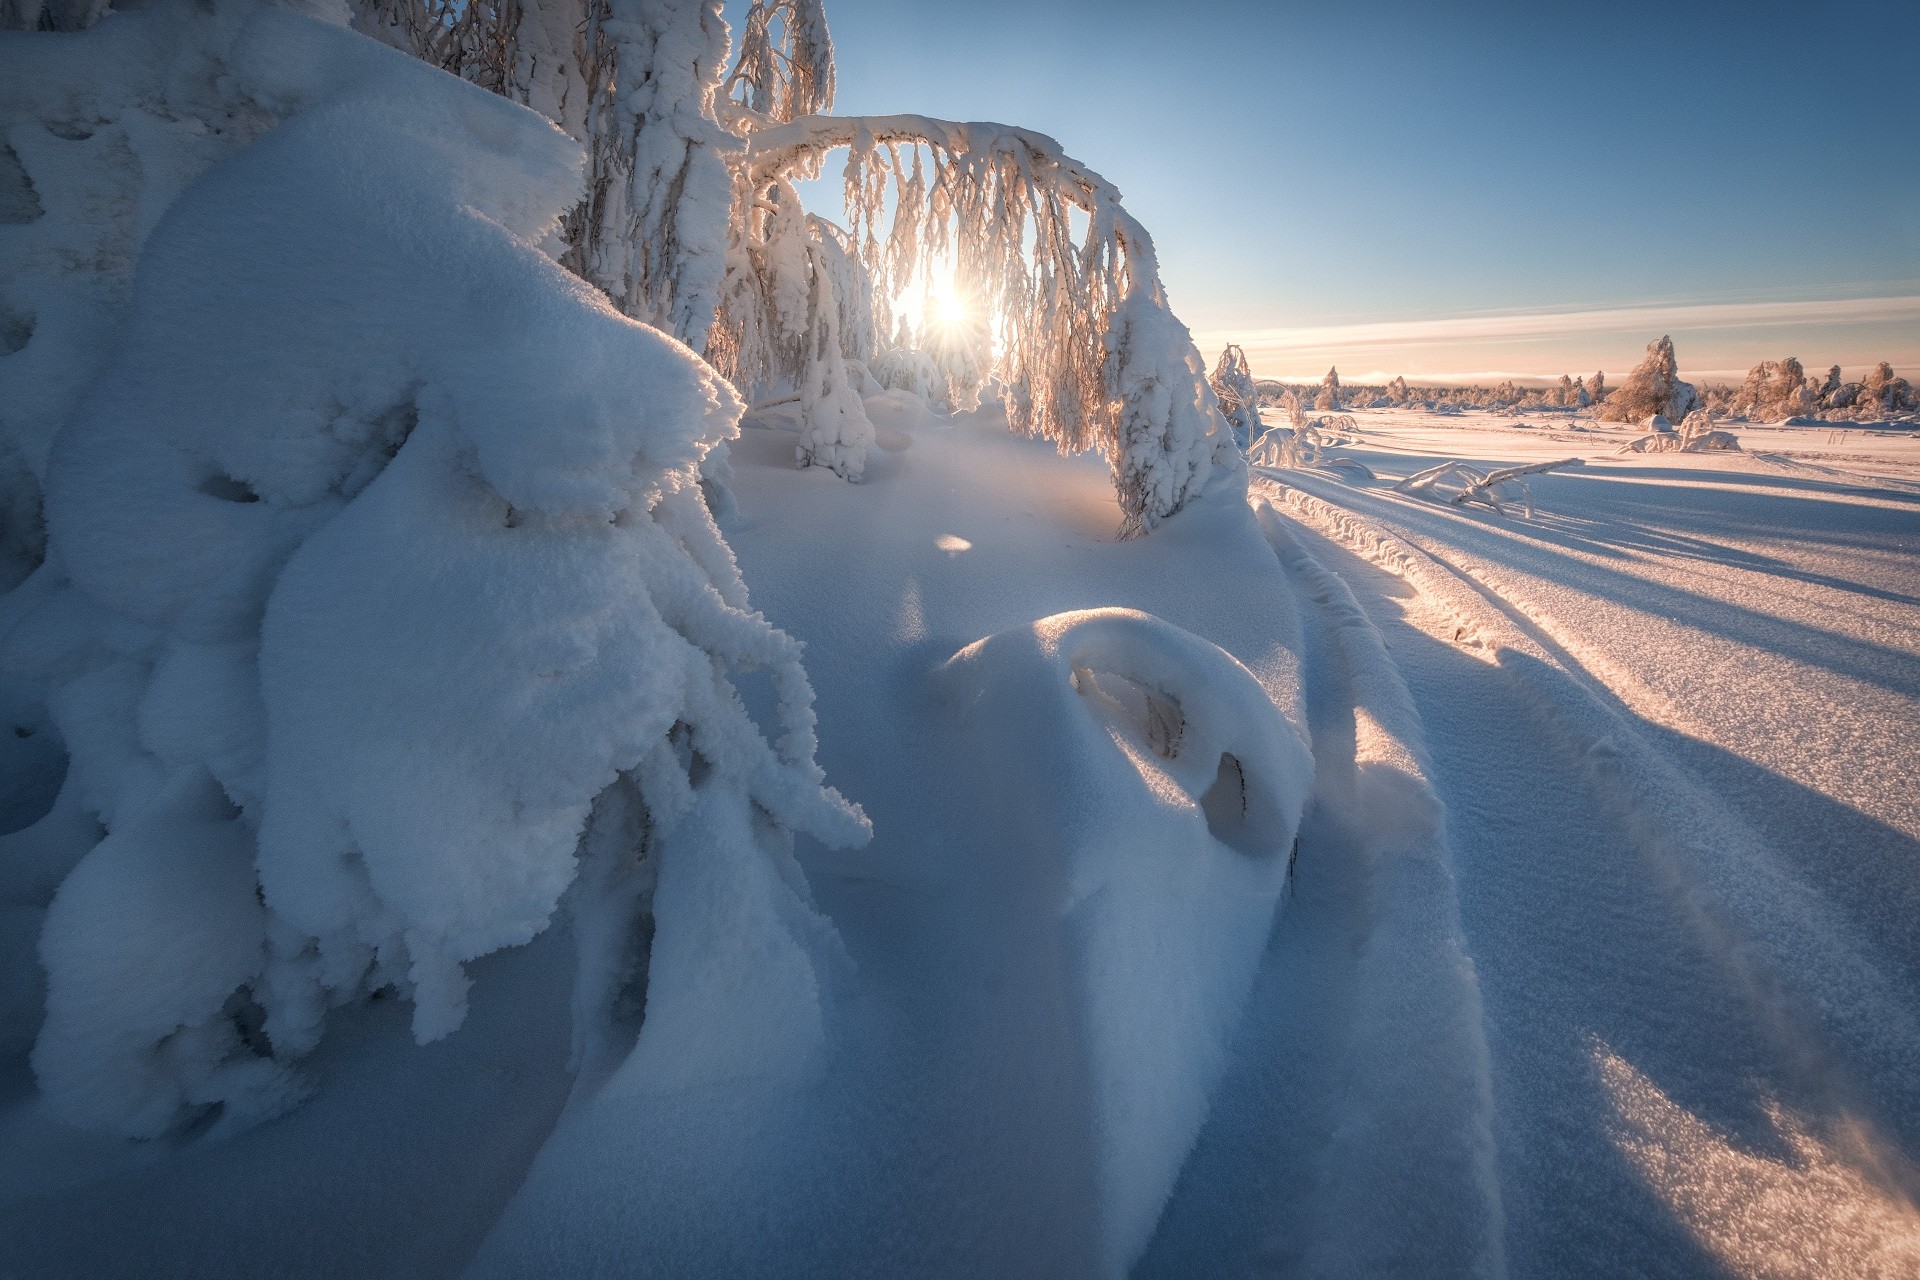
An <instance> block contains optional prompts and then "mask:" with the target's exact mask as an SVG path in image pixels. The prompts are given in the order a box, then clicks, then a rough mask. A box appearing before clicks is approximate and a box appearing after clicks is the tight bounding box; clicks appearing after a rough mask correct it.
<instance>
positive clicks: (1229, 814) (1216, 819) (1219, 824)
mask: <svg viewBox="0 0 1920 1280" xmlns="http://www.w3.org/2000/svg"><path fill="white" fill-rule="evenodd" d="M1200 812H1202V813H1204V814H1206V815H1207V830H1208V831H1211V832H1212V833H1213V838H1214V839H1215V840H1218V841H1219V842H1220V843H1221V844H1227V845H1236V846H1237V845H1238V844H1239V843H1240V841H1241V840H1242V839H1244V838H1245V836H1246V831H1247V775H1246V771H1245V770H1243V769H1242V768H1241V767H1240V759H1239V757H1238V756H1236V755H1234V754H1233V753H1232V752H1231V751H1223V752H1221V753H1220V771H1219V772H1218V773H1216V774H1215V775H1214V777H1213V785H1212V786H1210V787H1208V788H1207V793H1206V794H1205V795H1203V796H1201V797H1200Z"/></svg>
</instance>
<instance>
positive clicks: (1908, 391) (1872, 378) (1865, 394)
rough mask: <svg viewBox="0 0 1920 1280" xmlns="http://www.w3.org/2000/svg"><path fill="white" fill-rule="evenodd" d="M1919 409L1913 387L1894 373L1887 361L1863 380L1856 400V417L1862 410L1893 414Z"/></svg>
mask: <svg viewBox="0 0 1920 1280" xmlns="http://www.w3.org/2000/svg"><path fill="white" fill-rule="evenodd" d="M1917 407H1920V401H1916V399H1915V397H1914V390H1913V387H1912V385H1911V384H1910V383H1909V382H1908V381H1907V380H1906V379H1905V378H1902V377H1900V376H1899V375H1897V374H1896V373H1894V371H1893V366H1892V365H1891V364H1889V363H1888V362H1886V361H1885V360H1882V361H1881V362H1880V363H1879V364H1878V365H1877V366H1875V368H1874V370H1873V372H1871V373H1869V374H1868V375H1867V376H1866V377H1865V378H1863V379H1861V381H1860V390H1859V392H1858V394H1857V395H1856V396H1855V398H1854V408H1855V414H1856V416H1858V415H1859V411H1860V410H1861V409H1868V410H1871V411H1873V412H1876V413H1881V414H1893V413H1898V412H1900V411H1901V410H1903V409H1913V408H1917Z"/></svg>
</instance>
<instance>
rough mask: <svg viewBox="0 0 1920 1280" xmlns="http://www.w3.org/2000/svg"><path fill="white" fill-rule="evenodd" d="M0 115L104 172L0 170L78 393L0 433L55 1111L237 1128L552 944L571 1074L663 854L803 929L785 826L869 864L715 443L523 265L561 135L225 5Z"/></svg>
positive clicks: (43, 353)
mask: <svg viewBox="0 0 1920 1280" xmlns="http://www.w3.org/2000/svg"><path fill="white" fill-rule="evenodd" d="M0 108H3V109H4V110H5V112H6V114H7V118H8V119H9V120H10V121H14V122H16V123H15V125H14V127H13V128H12V129H11V130H10V131H9V136H10V138H12V139H16V140H17V139H21V138H26V137H32V138H34V139H35V140H36V141H37V140H38V139H39V138H41V137H43V136H44V137H46V138H58V137H59V136H60V133H62V132H65V133H71V132H73V131H74V130H73V129H72V128H71V125H72V122H74V121H80V120H83V121H85V122H86V123H87V125H88V128H89V129H90V131H91V134H90V137H89V138H87V139H84V140H83V141H86V142H91V141H92V139H94V138H98V139H100V142H99V144H98V145H97V147H92V148H88V154H89V162H88V163H86V164H75V163H74V160H75V156H74V154H73V153H70V152H63V151H61V150H59V149H58V148H52V147H44V148H43V147H39V146H36V145H28V146H27V147H26V148H25V149H24V150H23V151H22V152H21V154H20V159H21V164H22V172H23V174H24V176H25V179H26V181H27V183H28V184H29V187H30V189H31V190H32V192H33V193H34V196H35V200H36V201H37V203H38V204H39V207H40V214H39V216H37V217H36V218H35V219H34V220H33V221H32V222H31V223H27V224H18V225H0V267H4V270H0V282H4V287H5V288H6V289H8V290H13V289H25V290H30V291H31V292H32V296H33V299H34V300H35V302H36V304H37V305H38V306H39V307H40V308H41V309H42V311H43V312H44V313H45V314H46V316H47V317H48V318H49V319H50V320H55V321H57V323H48V324H42V325H37V326H36V327H35V328H34V331H33V332H32V333H31V334H30V335H28V337H27V338H26V340H25V342H24V344H23V346H22V349H21V350H20V351H18V352H16V353H15V354H14V355H13V356H10V357H8V361H9V362H11V361H13V360H15V359H18V358H19V357H21V356H29V355H30V356H31V357H32V360H33V361H37V362H39V364H38V367H39V368H41V369H43V370H68V371H70V372H71V376H70V377H66V378H64V379H49V380H48V381H47V383H46V386H45V387H43V391H42V397H41V398H42V400H43V401H47V400H48V399H49V397H51V396H55V395H57V396H58V397H60V398H61V404H62V406H64V408H61V407H59V406H55V408H53V409H48V408H47V407H46V405H45V404H42V405H38V406H34V411H33V412H32V413H24V414H20V415H19V416H13V417H9V418H8V419H7V421H6V427H7V433H8V438H9V443H10V444H11V445H12V446H13V448H14V450H15V453H16V454H17V455H19V456H23V457H25V458H27V459H28V461H29V463H30V469H31V472H32V474H33V475H34V476H35V478H36V479H37V480H38V481H39V482H40V484H41V485H42V487H43V489H44V493H45V510H46V530H47V537H48V542H49V549H48V555H47V558H46V560H45V562H44V563H42V564H40V565H39V566H38V567H37V568H36V569H35V570H34V572H33V573H32V575H31V576H30V577H28V578H27V580H26V581H25V582H24V583H22V584H21V585H19V586H18V587H16V588H15V589H14V590H13V591H12V592H11V593H9V594H8V595H7V596H6V597H5V599H4V600H3V601H0V619H3V620H4V625H0V665H4V666H5V668H6V669H7V670H8V671H9V672H10V673H11V674H13V675H14V676H16V677H25V678H27V679H30V680H32V681H34V682H35V683H36V684H37V685H38V686H39V687H40V688H41V689H42V690H43V691H44V692H45V694H46V703H47V706H48V708H49V710H50V713H51V716H52V719H53V722H54V724H55V725H56V726H57V729H58V732H59V735H60V737H61V738H62V739H63V741H64V744H65V747H66V749H67V752H68V755H69V757H70V766H69V768H68V771H67V777H66V782H65V784H64V785H63V786H62V788H61V790H60V793H59V796H58V799H57V800H56V801H55V802H54V805H53V809H52V810H51V811H50V812H49V813H47V814H46V815H45V816H44V817H43V818H41V820H40V821H39V822H38V823H36V824H35V825H34V826H32V827H30V828H28V829H27V830H26V831H23V832H19V833H16V834H15V835H13V836H7V837H0V841H4V842H5V847H4V849H3V850H0V855H3V856H0V886H3V887H4V892H5V897H6V900H7V901H8V902H9V903H11V904H21V905H24V906H27V907H30V908H31V909H32V910H34V911H36V912H38V911H41V910H42V909H43V910H44V920H45V925H44V929H43V931H42V933H41V942H40V954H41V957H42V960H43V961H44V964H45V967H46V973H47V999H46V1021H45V1024H44V1026H43V1027H42V1029H41V1031H40V1034H39V1038H38V1041H37V1044H36V1046H35V1049H34V1054H33V1063H34V1068H35V1071H36V1073H37V1075H38V1078H39V1081H40V1084H41V1088H42V1091H43V1094H44V1096H45V1097H46V1099H47V1101H48V1103H49V1105H50V1107H51V1108H52V1109H53V1110H54V1112H55V1113H56V1114H58V1115H61V1116H63V1117H65V1118H67V1119H68V1120H70V1121H72V1122H73V1123H76V1124H80V1125H85V1126H89V1127H98V1128H106V1129H113V1130H117V1131H120V1132H124V1133H129V1134H134V1135H153V1134H158V1133H163V1132H166V1131H168V1130H169V1129H170V1128H172V1127H173V1126H175V1125H177V1124H179V1123H181V1122H183V1121H185V1120H188V1119H191V1118H193V1117H195V1116H200V1115H206V1114H208V1113H209V1112H210V1111H212V1110H213V1109H215V1108H217V1109H218V1124H219V1126H220V1127H222V1128H227V1129H231V1128H235V1127H241V1126H244V1125H246V1124H248V1123H252V1122H255V1121H257V1120H259V1119H261V1118H263V1117H265V1116H267V1115H271V1114H272V1113H274V1112H275V1111H277V1110H279V1109H282V1108H284V1107H285V1106H287V1105H290V1104H291V1103H292V1102H293V1101H295V1100H296V1099H297V1098H298V1097H299V1096H300V1093H301V1090H302V1087H303V1086H302V1085H301V1083H300V1080H299V1078H298V1076H297V1074H296V1072H295V1069H294V1064H295V1063H296V1062H297V1060H298V1059H299V1058H300V1057H302V1056H303V1055H304V1054H306V1053H307V1052H308V1051H310V1050H311V1049H312V1048H313V1047H314V1045H315V1043H316V1042H317V1041H318V1040H319V1038H320V1037H321V1035H322V1033H323V1030H324V1027H325V1022H326V1017H327V1010H328V1009H329V1008H330V1007H331V1006H333V1005H336V1004H340V1003H343V1002H346V1001H349V1000H352V999H354V998H356V997H360V996H364V995H366V994H367V993H369V992H370V991H373V990H377V989H381V988H392V989H395V990H397V991H399V992H400V993H402V994H403V995H405V996H406V997H408V998H409V999H410V1000H411V1001H412V1004H413V1024H414V1032H415V1035H416V1037H417V1038H418V1039H420V1040H421V1041H423V1042H424V1041H427V1040H433V1039H437V1038H439V1037H441V1036H444V1035H446V1034H447V1033H449V1032H450V1031H451V1030H453V1029H454V1028H455V1027H457V1026H458V1025H459V1024H460V1022H461V1020H462V1017H463V1016H464V1012H465V1008H466V997H467V984H468V979H467V976H466V973H465V966H466V964H467V963H468V962H470V961H472V960H474V959H476V958H478V957H480V956H482V955H485V954H487V953H489V952H492V951H495V950H498V949H500V948H503V947H508V946H513V945H517V944H520V943H524V942H526V941H528V940H529V939H530V938H532V937H533V936H534V935H535V934H537V933H539V932H541V931H542V930H543V929H544V928H546V927H547V925H548V924H549V922H550V921H551V920H552V919H553V917H554V916H555V914H556V913H557V912H559V911H561V910H563V909H564V910H567V911H569V912H570V913H571V914H572V916H573V919H574V929H573V934H574V938H575V941H576V945H577V946H578V947H579V948H580V971H579V972H580V976H579V979H578V985H577V987H576V993H575V1013H576V1019H575V1034H576V1038H577V1042H578V1045H579V1051H580V1052H581V1053H589V1052H591V1047H592V1045H593V1044H594V1043H595V1041H596V1037H597V1036H598V1034H599V1028H600V1026H601V1024H602V1023H603V1022H604V1021H605V1019H606V1018H607V1017H608V1016H610V1014H609V1009H610V1006H611V1005H612V1004H613V1003H614V1002H615V1001H616V1000H617V999H619V998H620V996H621V987H622V985H623V981H624V978H623V975H624V974H626V973H627V972H628V970H629V967H630V965H631V961H632V955H633V950H634V948H635V946H636V945H638V944H639V939H640V938H641V937H642V935H643V930H642V929H641V927H640V922H641V919H642V917H643V915H644V913H645V912H646V910H647V901H648V897H649V895H650V893H651V886H652V884H653V882H654V876H655V875H656V874H661V875H663V876H664V875H665V874H666V873H667V871H668V869H671V868H673V867H684V866H685V865H687V862H688V860H689V859H693V860H699V861H701V862H702V863H703V864H706V863H710V864H712V865H722V864H724V865H726V866H728V867H732V868H734V869H735V872H736V873H737V874H739V875H748V876H758V877H760V879H759V881H757V882H756V888H757V891H760V892H763V893H766V894H771V895H773V896H772V897H768V898H765V899H764V900H765V901H768V902H778V903H779V904H780V905H779V906H778V907H777V908H776V910H777V912H779V913H783V914H785V915H787V916H788V918H791V919H793V920H804V919H811V918H812V917H811V915H810V912H809V910H808V906H807V904H806V903H805V902H804V900H803V898H802V895H801V891H799V890H797V889H796V888H795V887H794V886H795V885H796V884H798V883H802V882H800V881H798V880H797V872H795V871H794V869H793V868H792V867H791V865H790V859H791V853H790V841H791V838H792V833H794V832H810V833H812V834H814V835H815V836H817V837H818V838H820V839H822V840H824V841H826V842H828V843H829V844H838V845H846V844H850V843H858V842H859V841H861V840H863V839H864V838H865V835H866V824H865V819H864V818H863V816H862V815H861V814H860V813H859V811H858V810H857V809H856V808H854V807H853V806H852V805H850V804H849V803H847V802H846V801H845V800H844V799H842V798H841V797H840V796H839V795H838V794H837V793H835V792H834V791H832V789H831V788H829V787H827V786H826V785H825V782H824V778H823V775H822V773H821V771H820V769H819V766H818V765H817V764H816V763H815V761H814V752H815V743H814V731H813V723H814V721H813V713H812V710H811V701H812V694H811V690H810V688H809V685H808V682H807V677H806V674H805V672H804V670H803V669H802V667H801V665H800V661H799V645H798V644H797V643H796V642H795V641H793V640H792V639H791V638H790V637H788V636H786V635H784V634H782V633H781V632H779V631H778V630H776V629H775V628H773V627H772V626H771V625H770V624H769V623H768V622H767V621H766V620H765V619H764V618H763V617H761V616H760V615H759V614H758V613H755V612H753V611H752V609H751V607H750V605H749V603H748V599H747V594H746V588H745V585H744V583H743V582H742V580H741V578H740V575H739V572H738V569H737V568H736V566H735V564H734V561H733V558H732V555H731V553H730V551H729V550H728V548H727V546H726V544H725V542H724V540H723V539H722V538H721V535H720V533H719V531H718V529H717V528H716V527H715V525H714V523H713V521H712V518H711V516H710V515H709V514H708V510H707V507H706V504H705V503H704V502H703V501H702V498H701V494H700V487H699V480H700V468H701V465H702V463H703V461H704V460H705V459H706V458H708V457H709V456H710V455H711V454H712V453H713V451H714V450H716V449H717V448H719V447H721V446H722V445H723V443H724V442H725V441H726V439H727V438H728V437H729V436H731V435H732V434H734V431H735V422H736V421H737V419H738V417H739V414H740V411H741V404H740V401H739V398H738V396H737V395H736V393H735V392H734V391H733V390H732V388H731V387H730V386H729V385H728V384H727V383H726V382H725V381H724V380H722V379H721V378H719V377H718V376H717V375H716V374H715V373H714V371H713V370H712V369H711V368H710V367H709V366H708V365H707V364H705V363H703V362H702V361H701V360H699V359H698V358H697V357H696V356H694V355H693V354H691V353H690V352H688V351H687V349H686V348H685V347H683V346H681V345H680V344H678V343H676V342H674V341H673V340H672V339H670V338H668V337H665V336H662V335H661V334H660V333H659V332H658V331H656V330H655V329H652V328H649V327H647V326H645V325H641V324H638V323H635V322H634V321H632V320H630V319H628V318H626V317H624V316H623V315H621V314H620V313H619V312H618V311H616V310H614V309H613V308H612V307H611V306H610V305H609V304H608V303H607V301H606V299H605V297H604V296H603V295H602V294H601V293H599V292H598V291H595V290H593V289H590V288H588V287H586V286H584V285H583V284H582V283H581V282H580V281H579V280H578V279H577V277H575V276H573V275H570V274H568V273H567V272H566V271H564V270H563V269H562V268H561V267H560V266H559V265H558V264H557V263H556V262H555V261H554V260H553V258H552V257H551V256H550V254H549V253H548V252H547V251H546V250H548V249H549V248H551V246H553V244H554V243H555V232H556V229H557V228H558V227H559V226H560V225H561V222H562V219H563V218H564V217H565V216H566V215H567V213H568V211H569V210H571V209H574V208H577V207H578V202H579V198H580V195H581V193H582V190H583V187H584V177H585V174H586V172H587V170H588V165H587V159H586V156H585V155H584V152H583V148H582V147H581V146H580V145H579V144H578V143H577V142H576V141H574V140H572V139H570V138H569V137H567V136H566V135H565V134H563V133H561V132H559V131H557V130H556V129H554V128H552V127H550V126H549V125H547V124H546V123H545V122H543V121H542V120H540V118H539V117H538V116H536V115H535V114H533V113H531V112H528V111H524V110H522V109H520V108H519V107H516V106H513V105H511V104H509V103H508V102H505V101H503V100H501V98H499V97H495V96H492V95H490V94H488V93H486V92H483V91H481V90H480V89H478V88H475V87H473V86H471V85H464V84H461V83H459V81H457V80H455V79H452V78H450V77H447V76H444V75H441V74H439V73H438V72H437V71H434V70H432V69H430V68H428V67H426V66H423V65H421V64H420V63H419V62H417V61H415V60H414V59H412V58H408V57H403V56H401V55H399V54H397V53H394V52H392V51H390V50H386V49H383V48H381V47H380V46H379V45H378V44H376V43H374V42H371V41H368V40H366V39H364V38H362V37H360V36H357V35H354V34H352V33H350V32H347V31H343V30H341V29H340V28H337V27H333V26H329V25H327V24H326V23H324V22H320V21H316V20H314V19H313V18H310V17H307V16H304V15H301V14H297V13H294V12H291V11H288V10H285V9H280V8H277V7H274V6H271V5H267V4H263V3H260V2H259V0H211V3H210V4H208V5H203V4H201V3H200V0H156V3H154V4H152V5H150V6H148V7H146V8H143V9H141V10H138V11H134V12H130V13H126V14H120V15H116V16H114V17H113V18H111V19H109V20H107V21H106V22H104V23H102V24H100V25H99V26H97V27H95V28H94V29H93V30H92V31H91V32H89V33H88V34H87V35H86V36H84V37H80V38H76V39H73V40H71V41H66V40H62V41H60V42H55V43H51V44H45V45H41V44H37V43H35V44H31V45H22V44H12V45H0ZM130 137H137V138H138V139H139V146H138V147H137V148H135V147H129V146H128V145H127V140H128V139H129V138H130ZM223 158H224V159H223ZM216 160H223V162H222V163H219V164H217V165H216V164H215V163H214V162H215V161H216ZM370 191H377V192H378V193H379V199H378V200H372V199H369V198H368V193H369V192H370ZM103 194H106V195H109V196H111V197H112V198H107V199H103V198H102V196H103ZM163 211H164V213H165V214H166V216H165V217H164V218H162V217H161V216H160V215H161V213H162V212H163ZM56 243H57V244H65V245H68V246H70V247H73V248H80V249H91V250H92V252H90V253H87V254H84V255H82V256H73V255H70V254H65V253H54V254H50V253H48V252H46V248H47V246H48V245H50V244H56ZM103 248H106V249H110V250H111V252H101V251H100V250H101V249H103ZM128 264H132V265H131V272H132V275H133V280H132V281H131V282H129V281H128V280H126V279H122V278H118V277H116V276H115V275H114V272H115V271H120V272H125V271H127V270H128ZM129 285H131V287H129ZM455 338H457V340H454V339H455ZM56 410H57V412H56ZM44 414H50V415H52V416H51V417H49V416H43V415H44ZM748 668H756V669H758V670H760V671H762V672H765V673H767V675H768V676H770V678H771V687H772V690H773V692H774V698H773V700H772V701H773V702H774V704H775V706H774V707H773V708H771V709H770V710H771V712H772V713H771V715H769V716H767V717H766V718H765V723H766V724H768V725H769V727H768V728H764V729H763V728H762V722H759V721H756V720H755V718H754V717H753V716H752V715H750V714H749V713H748V711H747V709H746V707H745V705H744V703H743V702H742V700H741V697H740V694H739V692H738V691H737V689H736V687H735V679H736V675H737V673H739V672H740V671H742V670H744V669H748ZM56 886H57V891H56ZM782 886H784V887H782ZM783 894H784V895H786V896H785V898H782V897H781V895H783ZM16 914H17V913H16ZM7 921H8V927H12V925H13V921H14V915H9V916H8V917H7ZM659 924H660V928H661V929H662V930H663V931H667V930H669V929H670V928H671V929H678V930H683V931H684V930H686V929H697V928H698V927H699V925H698V923H697V922H692V923H690V922H688V921H686V920H684V919H681V920H678V921H675V920H669V919H667V918H665V917H662V918H660V921H659ZM821 927H822V928H824V926H821Z"/></svg>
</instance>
